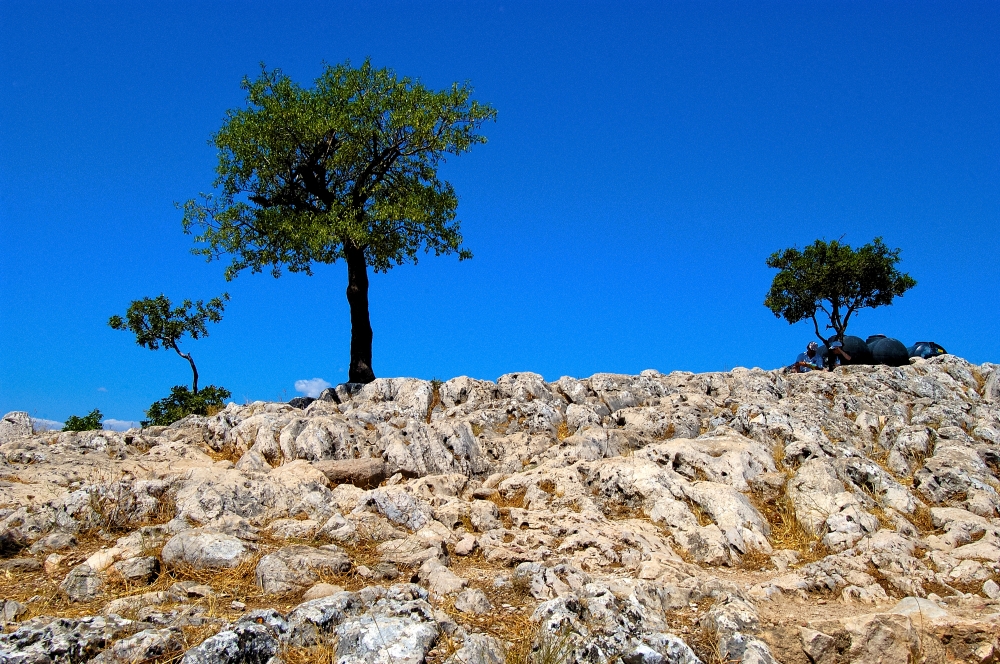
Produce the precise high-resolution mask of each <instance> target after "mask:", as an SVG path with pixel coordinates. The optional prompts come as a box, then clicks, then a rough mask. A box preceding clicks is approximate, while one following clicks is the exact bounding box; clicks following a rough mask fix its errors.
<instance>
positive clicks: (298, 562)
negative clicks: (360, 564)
mask: <svg viewBox="0 0 1000 664" xmlns="http://www.w3.org/2000/svg"><path fill="white" fill-rule="evenodd" d="M350 569H351V559H350V558H348V556H347V554H346V553H344V550H343V549H341V548H340V547H338V546H336V545H334V544H328V545H326V546H321V547H318V548H317V547H311V546H305V545H293V546H286V547H282V548H280V549H278V550H277V551H275V552H273V553H269V554H267V555H266V556H264V557H263V558H261V559H260V562H259V563H257V569H256V571H255V572H254V577H255V578H256V580H257V585H258V586H260V588H261V589H262V590H263V591H264V592H265V593H268V594H280V593H289V592H296V591H301V590H304V589H305V588H308V587H309V586H311V585H313V584H314V583H316V582H317V581H318V580H319V576H318V575H319V574H321V573H324V572H325V573H327V574H342V573H345V572H347V571H349V570H350Z"/></svg>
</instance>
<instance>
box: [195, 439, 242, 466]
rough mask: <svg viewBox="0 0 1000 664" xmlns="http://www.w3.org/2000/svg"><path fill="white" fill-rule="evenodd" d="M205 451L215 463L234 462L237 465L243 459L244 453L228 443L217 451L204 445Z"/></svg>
mask: <svg viewBox="0 0 1000 664" xmlns="http://www.w3.org/2000/svg"><path fill="white" fill-rule="evenodd" d="M203 451H204V452H205V454H207V455H208V456H209V458H211V459H212V461H215V462H219V461H232V462H233V463H236V462H237V461H239V460H240V459H241V458H242V457H243V451H242V450H241V449H240V448H238V447H236V446H235V445H233V444H232V443H226V444H224V445H223V446H222V447H220V448H219V449H217V450H216V449H213V448H211V447H209V446H208V445H204V446H203Z"/></svg>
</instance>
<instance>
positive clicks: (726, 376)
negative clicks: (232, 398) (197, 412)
mask: <svg viewBox="0 0 1000 664" xmlns="http://www.w3.org/2000/svg"><path fill="white" fill-rule="evenodd" d="M998 381H1000V367H998V366H997V365H989V364H987V365H982V366H976V365H971V364H968V363H966V362H964V361H963V360H960V359H958V358H955V357H951V356H944V357H940V358H935V359H933V360H917V361H915V363H914V364H912V365H911V366H907V367H902V368H889V367H866V366H856V367H845V368H841V369H838V370H837V371H836V372H834V373H815V372H814V373H808V374H794V375H789V374H784V373H782V372H777V371H761V370H757V369H754V370H745V369H736V370H734V371H731V372H728V373H709V374H690V373H684V372H675V373H672V374H669V375H664V374H660V373H658V372H655V371H644V372H643V373H642V374H640V375H639V376H622V375H611V374H598V375H595V376H592V377H591V378H588V379H584V380H577V379H573V378H562V379H560V380H558V381H556V382H553V383H546V382H545V381H544V380H543V379H542V378H541V377H540V376H538V375H536V374H532V373H516V374H509V375H506V376H503V377H501V378H500V379H499V380H498V381H497V382H495V383H493V382H486V381H479V380H472V379H469V378H455V379H453V380H449V381H447V382H445V383H430V382H426V381H421V380H413V379H380V380H377V381H376V382H374V383H372V384H370V385H365V386H363V387H361V386H349V385H348V386H340V387H338V388H337V389H336V390H328V391H327V392H326V393H325V394H324V397H323V398H322V399H320V400H316V401H312V402H308V400H296V402H295V403H294V404H282V403H263V402H257V403H252V404H247V405H242V406H241V405H236V404H230V405H229V406H228V407H227V408H226V409H225V410H223V411H222V412H220V413H218V414H216V415H214V416H212V417H204V418H202V417H190V418H187V419H185V420H182V421H180V422H177V423H176V424H174V425H173V426H171V427H167V428H163V427H152V428H148V429H143V430H132V431H128V432H124V433H116V432H110V431H93V432H86V433H53V432H47V433H39V434H34V435H32V434H31V432H30V420H28V418H27V417H26V416H25V415H23V414H18V413H11V414H9V415H8V416H6V417H5V418H4V421H3V423H2V424H0V460H2V465H0V478H2V480H3V481H2V482H0V506H2V509H0V553H2V556H3V558H2V559H0V588H2V593H3V594H2V596H0V597H2V599H3V600H5V601H4V602H3V603H2V605H0V620H2V621H3V623H4V625H5V632H4V633H3V634H2V635H0V662H24V663H28V662H31V663H46V662H74V663H75V662H103V663H112V662H115V663H124V662H167V661H182V662H185V663H188V664H194V663H201V662H204V663H206V664H207V663H209V662H212V663H223V664H237V663H248V664H249V663H253V664H265V663H268V662H271V663H273V664H277V663H278V662H285V663H287V664H296V663H298V662H338V663H347V662H373V663H374V662H381V663H385V664H389V663H390V662H391V663H392V664H417V663H420V662H449V663H452V664H459V663H462V664H473V663H476V664H500V663H504V662H507V663H515V662H518V663H528V662H531V663H535V664H569V663H570V662H606V661H612V662H618V661H620V662H623V663H624V664H655V663H662V662H671V663H682V662H683V663H690V662H697V661H701V662H705V663H709V662H747V663H749V662H774V661H778V662H789V663H791V662H794V663H803V664H805V663H808V662H819V663H824V664H827V663H831V664H832V663H835V662H845V663H846V662H898V663H900V664H901V663H902V662H924V661H926V662H945V661H948V662H952V661H962V662H980V663H983V662H995V661H1000V613H998V612H1000V585H998V582H1000V574H998V572H1000V518H998V516H1000V494H998V489H1000V482H998V479H997V478H998V475H1000V384H998Z"/></svg>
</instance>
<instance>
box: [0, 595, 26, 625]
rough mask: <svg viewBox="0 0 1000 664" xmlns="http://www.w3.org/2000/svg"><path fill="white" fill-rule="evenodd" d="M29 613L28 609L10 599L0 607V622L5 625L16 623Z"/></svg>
mask: <svg viewBox="0 0 1000 664" xmlns="http://www.w3.org/2000/svg"><path fill="white" fill-rule="evenodd" d="M27 612H28V607H26V606H25V605H24V604H21V603H20V602H18V601H15V600H12V599H9V600H7V601H6V602H4V603H3V606H2V607H0V620H3V622H4V623H12V622H16V621H17V619H18V618H20V617H21V616H23V615H24V614H25V613H27Z"/></svg>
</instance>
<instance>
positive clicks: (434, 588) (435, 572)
mask: <svg viewBox="0 0 1000 664" xmlns="http://www.w3.org/2000/svg"><path fill="white" fill-rule="evenodd" d="M418 574H419V576H420V580H421V581H423V582H424V583H426V584H427V589H428V590H430V591H431V593H433V594H434V595H448V594H450V593H457V592H458V591H459V590H461V589H462V588H464V587H465V586H467V585H469V582H468V581H467V580H466V579H463V578H462V577H460V576H456V575H455V574H454V573H453V572H452V571H451V570H450V569H448V568H447V567H445V566H444V565H442V564H441V562H440V561H439V560H438V559H437V558H429V559H428V560H427V561H426V562H424V564H423V565H421V566H420V571H419V572H418Z"/></svg>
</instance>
